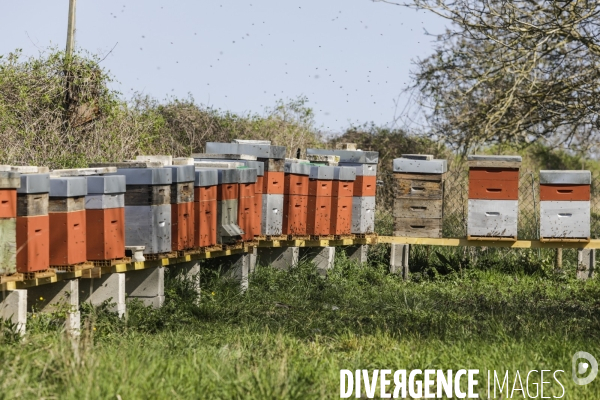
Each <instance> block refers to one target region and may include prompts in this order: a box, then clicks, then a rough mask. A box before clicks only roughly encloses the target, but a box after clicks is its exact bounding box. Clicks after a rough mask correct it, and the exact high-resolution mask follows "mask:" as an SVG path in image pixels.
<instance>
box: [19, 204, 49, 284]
mask: <svg viewBox="0 0 600 400" xmlns="http://www.w3.org/2000/svg"><path fill="white" fill-rule="evenodd" d="M49 242H50V219H49V217H48V215H40V216H37V217H17V249H18V252H17V271H18V272H21V273H24V272H36V271H44V270H47V269H48V267H49V266H50V257H49V255H50V253H49V249H50V244H49Z"/></svg>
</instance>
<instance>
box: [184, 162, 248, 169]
mask: <svg viewBox="0 0 600 400" xmlns="http://www.w3.org/2000/svg"><path fill="white" fill-rule="evenodd" d="M194 166H195V167H196V168H217V169H220V168H238V167H243V166H244V163H243V162H241V161H223V160H221V161H217V160H195V162H194Z"/></svg>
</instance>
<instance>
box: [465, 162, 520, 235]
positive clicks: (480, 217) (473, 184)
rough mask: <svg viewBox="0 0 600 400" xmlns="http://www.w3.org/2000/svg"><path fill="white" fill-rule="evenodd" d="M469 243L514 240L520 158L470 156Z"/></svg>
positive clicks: (517, 211)
mask: <svg viewBox="0 0 600 400" xmlns="http://www.w3.org/2000/svg"><path fill="white" fill-rule="evenodd" d="M467 160H468V163H469V205H468V207H469V213H468V222H467V235H468V237H469V239H478V238H497V239H505V240H507V239H508V240H517V221H518V216H519V168H520V167H521V157H520V156H488V155H470V156H468V158H467Z"/></svg>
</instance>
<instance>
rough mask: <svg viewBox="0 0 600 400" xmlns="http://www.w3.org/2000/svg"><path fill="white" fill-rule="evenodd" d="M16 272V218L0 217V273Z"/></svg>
mask: <svg viewBox="0 0 600 400" xmlns="http://www.w3.org/2000/svg"><path fill="white" fill-rule="evenodd" d="M15 272H17V219H16V218H0V275H5V274H14V273H15Z"/></svg>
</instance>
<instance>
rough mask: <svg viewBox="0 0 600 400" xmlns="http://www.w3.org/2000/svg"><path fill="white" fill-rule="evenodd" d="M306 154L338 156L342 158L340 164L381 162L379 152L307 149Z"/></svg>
mask: <svg viewBox="0 0 600 400" xmlns="http://www.w3.org/2000/svg"><path fill="white" fill-rule="evenodd" d="M306 154H307V155H309V154H325V155H327V154H331V155H336V156H340V162H353V163H359V164H377V163H378V162H379V153H378V152H377V151H360V150H357V151H353V150H326V149H306Z"/></svg>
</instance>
